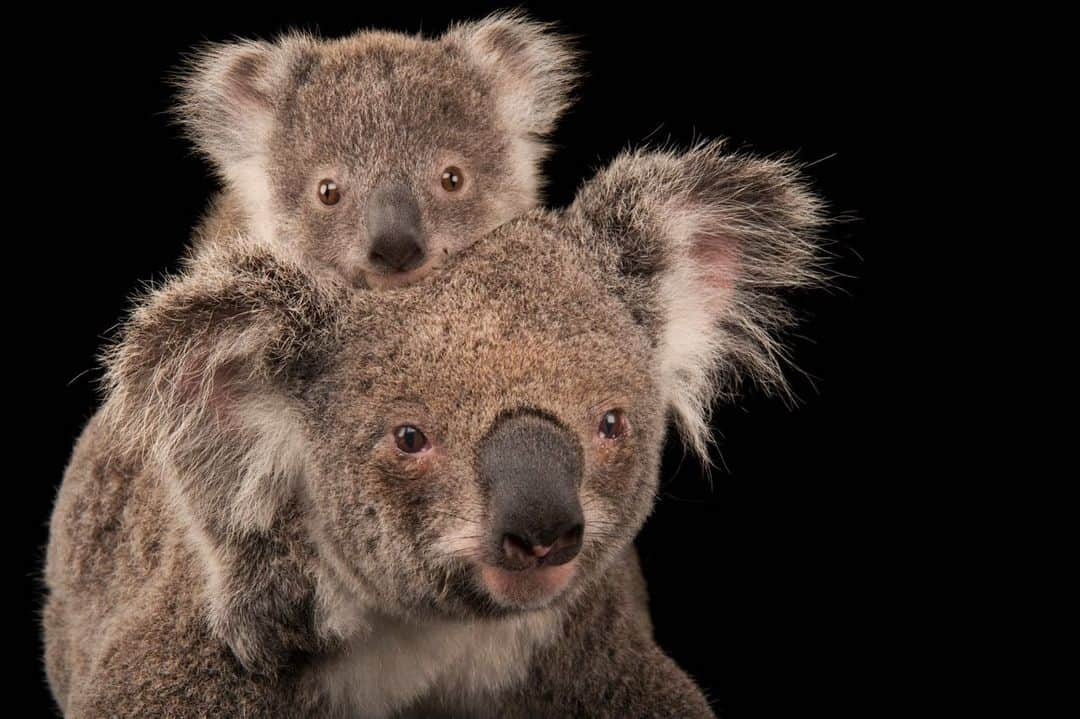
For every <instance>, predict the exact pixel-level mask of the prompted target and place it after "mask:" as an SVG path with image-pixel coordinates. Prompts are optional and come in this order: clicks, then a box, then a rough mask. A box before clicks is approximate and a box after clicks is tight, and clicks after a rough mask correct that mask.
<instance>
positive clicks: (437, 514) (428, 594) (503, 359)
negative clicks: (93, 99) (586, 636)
mask: <svg viewBox="0 0 1080 719" xmlns="http://www.w3.org/2000/svg"><path fill="white" fill-rule="evenodd" d="M819 224H820V208H819V205H818V203H817V201H816V200H815V199H814V198H813V197H812V196H811V195H810V194H809V193H808V192H807V191H806V189H805V188H804V186H803V184H802V183H801V181H800V180H799V179H798V177H797V175H796V173H795V171H794V170H793V169H792V168H791V167H790V166H789V165H788V164H785V163H784V162H780V161H773V160H762V159H757V158H752V157H745V156H738V155H728V154H724V152H723V151H722V148H721V146H720V145H719V144H713V145H707V146H703V147H699V148H697V149H695V150H692V151H690V152H688V153H685V154H681V155H679V154H673V153H633V154H627V155H625V156H623V157H621V158H620V159H618V160H617V161H616V162H615V163H613V164H612V165H611V166H610V167H609V168H608V169H606V170H604V171H602V172H601V173H600V174H599V175H598V176H597V177H596V178H594V179H593V180H591V181H590V182H588V183H586V184H585V185H584V186H583V188H582V189H581V191H580V192H579V194H578V197H577V199H576V201H575V202H574V204H573V205H572V206H571V207H570V208H568V209H567V210H564V211H561V212H544V211H534V212H532V213H529V214H527V215H525V216H524V217H522V218H520V219H518V220H516V221H514V222H511V223H509V224H506V225H504V226H502V227H501V228H499V229H498V230H496V231H495V232H494V233H493V234H491V235H490V236H488V237H486V238H484V239H483V241H481V242H479V243H478V244H476V245H475V246H474V247H472V248H471V249H470V250H469V251H467V252H464V253H462V254H460V255H458V256H457V257H455V258H454V259H453V260H451V261H450V263H449V264H448V266H447V267H446V268H445V271H444V272H441V273H439V274H438V275H435V276H432V277H429V278H427V279H425V280H424V281H422V282H420V283H418V284H415V285H412V286H409V287H404V288H398V289H394V290H391V291H388V292H385V293H377V294H376V293H355V292H350V291H348V290H347V289H346V288H344V287H342V288H339V289H338V290H335V291H331V290H330V289H328V288H326V287H324V286H319V287H316V286H314V285H312V284H310V283H311V280H310V279H308V277H307V275H305V273H303V272H302V271H300V270H299V269H297V268H293V267H290V266H288V265H285V264H282V263H281V262H280V260H278V259H275V258H273V257H272V256H271V255H268V254H265V253H263V252H261V251H259V250H255V249H252V250H250V251H248V252H247V253H246V254H240V255H233V256H221V257H217V258H214V260H213V261H212V262H210V263H208V264H207V266H205V267H203V266H195V267H192V268H191V269H190V271H189V274H188V276H187V277H185V278H183V279H181V280H180V281H178V282H176V283H174V284H172V285H170V286H167V287H165V288H163V289H162V290H160V291H159V292H158V293H157V295H156V296H154V297H152V298H150V299H149V301H148V302H146V303H145V304H144V305H143V307H142V308H141V309H140V310H139V311H138V312H137V313H136V315H135V317H134V318H133V320H132V321H131V322H130V323H129V325H128V329H127V331H126V335H125V339H124V341H123V342H122V343H120V344H119V345H117V347H116V348H115V350H114V352H113V354H112V357H111V362H110V379H111V382H112V388H111V395H110V398H109V402H108V404H107V405H106V409H107V412H108V414H109V416H110V417H112V419H113V421H114V423H115V424H116V426H117V427H118V428H119V429H120V430H121V432H119V433H118V434H119V436H124V437H130V438H132V439H133V441H135V442H136V443H137V444H138V445H139V450H140V451H142V452H143V453H144V456H145V457H147V458H148V459H149V460H150V461H151V462H153V463H155V464H156V466H159V467H163V468H167V470H166V471H165V472H164V476H166V477H167V478H169V479H168V480H167V481H168V482H170V483H172V485H173V486H176V488H177V491H176V494H177V495H178V496H180V497H182V498H183V501H184V502H185V504H186V506H187V507H188V508H189V510H188V513H187V515H186V516H191V517H193V518H194V520H195V521H196V522H197V523H199V524H200V527H201V529H200V532H202V535H201V536H203V537H204V539H203V541H204V542H205V543H206V544H208V545H209V548H208V549H207V550H206V551H207V552H208V553H209V554H210V555H212V556H213V558H214V563H213V566H214V567H215V568H214V569H213V571H212V572H211V574H213V573H214V572H216V573H218V574H219V575H221V576H218V577H217V579H216V580H214V577H213V576H212V580H214V581H216V582H217V584H214V581H212V582H211V587H212V588H211V592H210V594H211V596H210V603H211V608H212V609H211V612H212V616H213V618H214V621H215V626H216V627H218V628H219V630H220V631H221V633H222V635H223V636H224V637H225V638H226V640H228V641H229V642H230V644H231V645H232V646H233V648H234V650H236V651H237V653H238V655H239V656H241V658H242V659H245V660H246V661H252V660H253V659H256V658H259V657H262V656H268V655H270V654H271V651H270V650H269V649H267V646H268V644H270V645H273V646H278V645H288V644H289V642H290V641H294V640H295V627H292V626H291V625H290V628H289V631H286V630H285V629H283V628H282V627H284V626H286V625H288V624H289V621H287V619H283V617H286V618H288V617H304V618H309V619H310V621H311V627H310V632H311V633H312V635H314V636H319V637H323V638H326V637H334V636H338V637H340V636H344V635H347V634H348V633H350V632H351V631H356V629H355V627H356V624H357V623H359V622H361V621H362V615H363V612H364V611H368V610H370V611H379V612H385V613H389V614H393V615H396V616H404V617H418V616H422V617H430V616H433V615H434V616H443V617H466V618H468V617H485V616H492V615H506V614H512V613H521V612H528V611H531V610H536V609H539V608H546V607H558V606H562V605H564V604H565V603H567V602H571V601H573V598H574V597H575V596H577V594H578V593H580V592H582V591H586V590H587V588H588V587H589V585H590V583H592V582H596V581H600V580H601V579H602V577H603V572H604V569H605V567H606V566H608V565H609V563H610V562H611V561H612V560H613V558H615V557H617V556H618V555H619V554H620V553H622V552H623V551H624V550H625V548H626V546H627V545H628V543H629V542H630V541H631V540H632V538H633V537H634V535H635V534H636V533H637V531H638V530H639V528H640V527H641V524H642V522H643V521H644V519H645V517H646V515H647V514H648V512H649V511H650V509H651V507H652V504H653V498H654V495H655V492H656V488H657V483H658V467H659V459H660V452H661V448H662V445H663V441H664V436H665V431H666V426H667V421H668V419H669V416H674V418H675V419H676V420H677V421H678V424H679V426H680V427H681V429H682V430H683V433H684V436H685V437H686V438H687V440H688V443H689V444H690V446H692V447H694V448H698V449H700V448H703V447H704V445H705V442H706V436H707V435H706V432H707V427H708V422H707V415H708V409H709V406H710V403H711V401H712V400H713V399H714V398H715V397H716V396H717V395H718V394H730V393H731V392H732V391H733V389H734V388H735V386H736V384H737V379H736V378H737V376H738V374H739V373H740V372H741V373H744V374H745V373H747V372H749V374H751V375H753V376H756V377H758V378H759V379H761V380H763V381H764V382H765V383H766V384H767V385H774V386H779V385H781V384H782V381H783V380H782V378H781V376H780V374H779V370H780V367H779V358H780V352H781V350H780V349H779V346H778V345H777V344H776V340H775V339H774V337H775V330H777V329H778V328H780V327H782V326H784V325H785V324H786V323H787V322H788V320H789V314H788V312H787V311H786V310H785V305H784V303H783V301H782V298H781V296H780V295H779V292H780V291H781V290H783V289H784V288H789V287H793V286H799V285H804V284H807V283H811V282H813V281H815V280H816V279H817V277H818V276H819V273H818V261H817V259H816V258H817V252H816V249H815V247H816V245H815V241H814V240H815V233H816V230H817V228H818V226H819ZM231 251H233V250H231ZM241 538H245V539H243V541H244V542H251V543H252V546H254V547H265V546H273V547H277V549H276V550H275V551H273V552H268V551H266V550H265V549H262V550H258V549H252V548H251V547H248V546H247V545H246V544H245V545H243V547H245V548H242V549H233V547H236V546H240V545H239V544H238V543H240V542H241ZM267 557H272V558H273V559H268V558H267ZM282 557H288V558H291V559H290V560H289V561H284V560H283V559H282ZM260 562H261V563H262V564H259V563H260ZM253 563H254V565H255V566H261V567H263V570H260V571H261V572H262V573H261V574H258V573H257V576H258V577H259V578H260V579H259V581H258V582H255V581H253V579H252V576H253V569H252V566H253ZM266 576H274V579H273V581H270V580H268V579H266ZM245 583H247V584H245ZM248 584H250V585H252V586H256V585H257V591H255V590H250V589H245V587H246V586H247V585H248ZM223 586H227V587H228V591H222V590H220V587H223ZM214 587H218V589H215V588H214ZM275 587H289V588H293V589H294V591H292V593H291V594H286V593H285V592H284V590H275V589H274V588H275ZM275 591H278V592H281V595H280V596H277V595H274V592H275ZM268 595H269V596H268ZM298 602H299V603H300V604H301V605H302V606H303V607H304V609H303V610H302V611H300V610H296V609H295V606H296V604H297V603H298ZM347 607H351V608H353V609H354V610H355V611H356V612H357V613H356V614H350V612H349V611H346V610H345V609H343V608H347ZM290 632H292V633H290ZM281 637H286V638H287V639H281ZM275 642H276V644H275Z"/></svg>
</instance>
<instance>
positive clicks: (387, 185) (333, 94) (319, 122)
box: [177, 14, 573, 288]
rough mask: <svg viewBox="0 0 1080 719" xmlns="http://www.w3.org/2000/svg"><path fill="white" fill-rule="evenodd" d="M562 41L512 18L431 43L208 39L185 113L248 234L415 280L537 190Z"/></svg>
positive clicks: (374, 38)
mask: <svg viewBox="0 0 1080 719" xmlns="http://www.w3.org/2000/svg"><path fill="white" fill-rule="evenodd" d="M572 64H573V59H572V55H571V53H570V52H569V50H568V49H567V47H566V45H565V43H564V42H563V41H562V40H561V39H560V38H558V37H556V36H554V35H552V34H550V33H548V32H546V28H545V27H544V26H542V25H539V24H537V23H532V22H529V21H527V20H524V19H522V18H521V17H520V16H518V15H515V14H501V15H495V16H492V17H491V18H488V19H487V20H484V21H480V22H477V23H471V24H466V25H461V26H457V27H454V28H452V29H451V30H450V31H449V32H448V33H447V34H446V35H444V36H443V37H441V38H438V39H434V40H429V39H422V38H419V37H410V36H406V35H401V34H394V33H385V32H370V31H369V32H360V33H357V34H355V35H352V36H349V37H345V38H340V39H336V40H320V39H316V38H314V37H312V36H309V35H302V34H292V35H287V36H284V37H282V38H280V39H278V40H277V41H275V42H272V43H268V42H240V43H232V44H226V45H218V46H211V47H209V48H206V49H204V50H203V51H202V53H201V54H200V55H198V56H197V58H196V59H195V61H194V62H193V63H192V66H191V68H190V69H189V71H188V73H187V74H186V76H185V78H186V79H185V80H184V81H183V84H182V101H181V104H180V107H179V108H178V113H177V114H178V115H179V117H180V119H181V121H182V122H184V123H185V124H186V126H187V127H188V128H189V131H190V134H191V135H192V137H193V139H194V140H195V142H196V144H197V145H198V146H199V147H200V148H201V149H202V150H203V151H204V152H205V153H206V154H207V155H208V156H209V157H210V158H211V159H212V160H213V162H214V163H215V165H216V167H217V168H218V170H219V173H220V174H221V176H222V178H223V179H224V181H225V183H226V184H227V186H228V187H229V188H230V189H231V190H233V191H234V192H235V193H236V194H237V195H238V196H239V197H240V198H242V204H243V206H244V212H245V214H246V215H247V217H248V220H249V225H250V231H251V232H252V233H254V234H255V235H256V236H258V237H260V238H262V239H263V240H265V241H266V242H268V243H270V244H272V245H274V246H276V247H279V248H281V249H283V250H286V251H289V252H290V253H292V254H293V255H294V256H295V257H297V258H299V259H301V260H303V261H306V262H308V263H311V264H313V265H315V266H316V267H319V268H323V269H328V270H330V271H332V272H333V273H335V274H336V275H338V276H339V277H342V278H344V279H345V280H346V281H347V282H349V283H351V284H354V285H360V286H371V287H378V288H383V287H391V286H398V285H401V284H407V283H409V282H412V281H415V280H417V279H419V278H420V277H422V276H424V275H425V274H426V273H427V272H428V271H430V270H431V269H432V268H434V267H436V266H438V265H439V264H440V263H442V262H443V261H445V259H446V258H448V257H449V256H451V255H452V254H453V253H455V252H457V251H458V250H460V249H462V248H463V247H464V246H466V245H467V244H469V243H470V242H471V241H473V240H475V239H476V238H477V237H480V236H482V235H483V234H484V233H486V232H488V231H490V230H492V229H493V228H495V227H497V226H498V225H500V224H502V223H504V222H506V221H507V220H509V219H510V218H512V217H514V216H516V215H518V214H520V213H522V212H524V211H525V210H527V209H529V208H531V207H533V206H534V205H535V204H536V202H537V200H538V187H539V179H538V164H539V162H540V160H542V158H543V157H544V155H545V153H546V147H545V145H544V143H543V141H542V138H543V137H544V136H545V135H546V134H547V133H549V132H550V131H551V129H552V127H553V125H554V123H555V120H556V119H557V117H558V116H559V114H561V112H562V111H563V109H564V108H565V106H566V104H567V102H568V92H569V88H570V85H571V79H572Z"/></svg>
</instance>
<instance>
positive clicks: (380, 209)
mask: <svg viewBox="0 0 1080 719" xmlns="http://www.w3.org/2000/svg"><path fill="white" fill-rule="evenodd" d="M367 232H368V237H369V238H370V246H369V247H370V249H369V250H368V261H369V262H371V265H372V267H373V268H374V269H375V270H376V271H378V272H387V273H389V272H408V271H409V270H412V269H415V268H417V267H419V266H420V265H422V264H424V260H426V259H427V243H426V241H425V238H424V233H423V226H422V222H421V215H420V205H419V203H417V201H416V197H415V196H414V195H413V193H412V191H411V190H410V189H409V188H408V187H406V186H405V185H403V184H388V185H380V186H379V187H376V188H375V189H374V190H373V191H372V193H371V197H370V199H369V200H368V207H367Z"/></svg>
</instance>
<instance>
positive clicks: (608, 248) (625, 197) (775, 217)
mask: <svg viewBox="0 0 1080 719" xmlns="http://www.w3.org/2000/svg"><path fill="white" fill-rule="evenodd" d="M822 209H823V208H822V204H821V202H820V201H819V200H818V199H817V198H815V197H814V195H813V194H811V192H810V191H809V190H808V189H807V186H806V184H805V182H804V181H803V179H802V178H801V177H800V176H799V173H798V172H797V170H796V168H795V167H794V166H793V165H792V164H791V163H789V162H787V161H784V160H776V159H762V158H758V157H753V156H749V155H740V154H725V153H724V151H723V143H722V142H714V143H710V144H704V145H701V146H698V147H696V148H695V149H693V150H691V151H689V152H686V153H683V154H678V153H674V152H643V151H638V152H631V153H625V154H623V155H622V156H620V157H619V158H618V159H616V160H615V161H614V162H613V163H612V164H611V165H610V166H609V167H608V168H607V169H604V170H602V171H601V172H600V173H598V174H597V176H596V177H595V178H593V179H592V180H590V181H589V182H587V183H586V184H585V185H584V186H583V187H582V188H581V189H580V191H579V192H578V195H577V198H576V199H575V201H574V203H573V205H572V207H571V208H570V210H569V211H568V214H569V216H570V217H571V218H572V221H575V222H581V223H583V224H584V227H583V228H582V230H581V232H580V236H581V237H583V238H584V241H585V242H586V244H587V245H588V246H589V248H590V250H592V251H593V252H595V253H596V255H597V256H598V257H599V258H600V261H601V263H602V264H603V265H604V266H605V268H606V270H607V271H608V272H609V273H610V276H611V277H612V279H613V285H614V287H615V291H616V292H617V293H618V294H619V295H620V296H622V297H623V298H624V300H625V301H626V302H627V304H628V306H629V307H630V309H631V311H632V312H633V313H634V316H635V317H636V318H637V319H638V321H639V322H640V323H641V324H643V325H644V326H645V327H646V328H647V329H648V330H649V332H650V334H651V335H652V337H653V340H654V343H655V346H656V347H657V351H658V353H659V362H660V364H659V367H660V372H661V377H662V380H661V381H662V383H663V387H664V389H665V394H666V396H667V401H668V403H669V405H670V406H671V407H672V409H673V410H674V413H675V416H676V420H677V422H678V425H679V428H680V430H681V432H682V434H683V437H684V438H685V439H686V440H687V442H688V443H689V444H690V446H691V447H692V448H693V449H694V450H695V451H696V452H697V453H699V454H700V455H701V456H703V457H704V456H707V449H706V445H707V441H708V439H707V438H708V416H709V408H710V406H711V403H712V401H713V399H714V398H715V397H716V396H717V395H722V394H731V393H733V392H734V391H735V390H736V389H737V388H738V383H739V381H740V377H741V376H742V374H743V373H748V374H749V375H750V376H752V377H753V378H755V379H757V380H758V381H759V382H761V383H762V384H763V385H764V386H765V387H766V389H776V390H780V391H784V390H786V384H785V382H784V378H783V374H782V371H781V368H782V363H783V359H784V350H783V347H782V346H781V345H780V344H778V341H777V339H776V331H777V330H779V329H782V328H783V327H784V326H786V325H788V324H789V323H790V322H791V320H792V317H791V313H790V312H789V310H788V307H787V306H786V304H785V302H784V300H783V298H782V297H781V295H780V294H779V293H780V292H781V291H782V290H784V289H787V288H794V287H799V286H803V285H810V284H815V283H818V282H820V281H821V280H822V267H821V260H820V245H819V242H818V241H817V240H818V231H819V229H820V228H821V226H822V224H823V222H824V220H823V215H822Z"/></svg>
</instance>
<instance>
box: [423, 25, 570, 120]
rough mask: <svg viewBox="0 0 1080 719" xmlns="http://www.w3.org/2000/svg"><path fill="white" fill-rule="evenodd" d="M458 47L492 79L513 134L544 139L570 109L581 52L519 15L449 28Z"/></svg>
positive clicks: (545, 27)
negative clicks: (578, 57) (578, 53)
mask: <svg viewBox="0 0 1080 719" xmlns="http://www.w3.org/2000/svg"><path fill="white" fill-rule="evenodd" d="M444 41H446V42H449V43H453V44H457V45H459V46H460V47H462V48H463V49H464V50H465V52H466V53H467V54H468V55H469V56H470V57H471V58H472V59H473V61H474V62H476V63H477V65H479V66H480V67H481V68H483V69H484V71H485V72H486V73H487V74H488V75H489V76H490V77H492V78H493V80H494V83H495V91H496V93H497V96H498V101H497V102H498V111H499V113H500V115H501V117H502V118H503V121H504V122H505V123H507V125H508V126H509V127H510V128H511V129H512V130H513V131H515V132H517V133H520V134H523V135H532V136H536V137H541V136H544V135H547V134H548V133H550V132H551V131H552V130H553V129H554V128H555V123H556V122H557V121H558V119H559V117H560V116H561V115H562V114H563V112H564V111H565V110H566V109H567V107H568V106H569V105H570V93H571V91H572V89H573V86H574V83H575V81H576V79H577V53H576V52H575V51H574V50H573V48H572V47H571V46H570V43H569V40H568V38H566V37H564V36H561V35H557V34H555V33H553V32H551V26H550V25H548V24H545V23H540V22H536V21H533V20H529V19H527V18H526V17H525V16H524V15H523V14H522V13H521V12H519V11H512V12H500V13H495V14H493V15H490V16H488V17H487V18H485V19H483V20H479V21H476V22H470V23H464V24H462V25H457V26H455V27H453V28H451V29H450V30H449V31H448V32H447V34H446V36H445V37H444Z"/></svg>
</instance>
